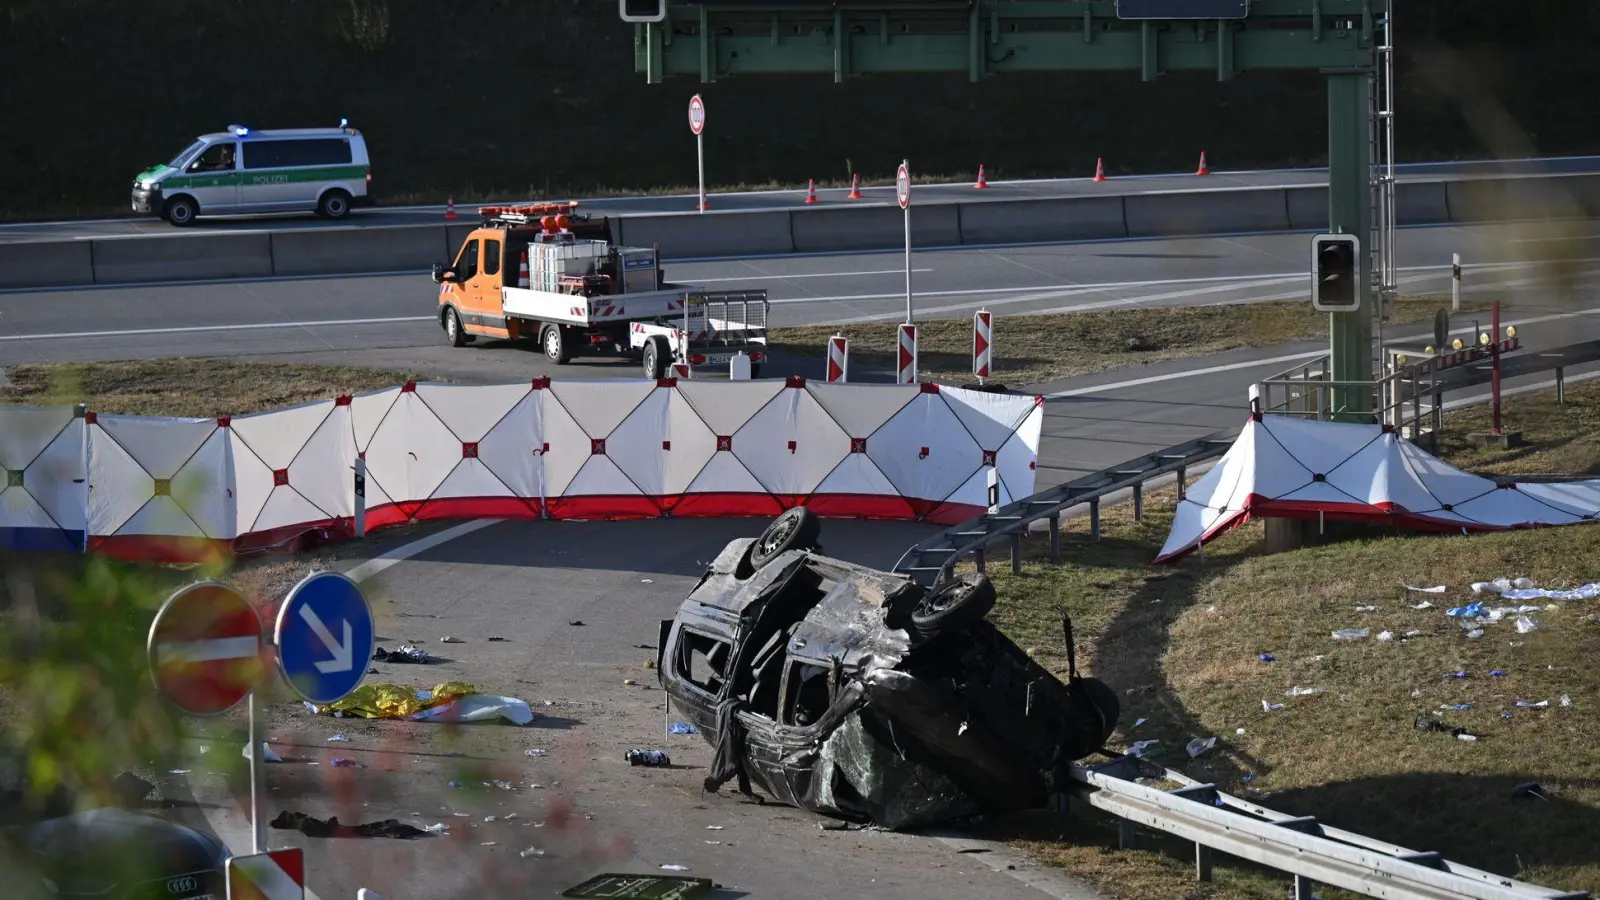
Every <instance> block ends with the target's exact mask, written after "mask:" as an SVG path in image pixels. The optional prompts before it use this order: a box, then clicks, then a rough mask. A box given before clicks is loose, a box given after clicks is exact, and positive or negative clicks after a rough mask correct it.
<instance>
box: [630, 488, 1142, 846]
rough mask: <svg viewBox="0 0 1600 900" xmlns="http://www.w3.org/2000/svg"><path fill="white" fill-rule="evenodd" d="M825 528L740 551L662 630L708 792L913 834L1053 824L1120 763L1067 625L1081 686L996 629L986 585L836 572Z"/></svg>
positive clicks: (800, 510) (787, 532)
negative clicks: (1068, 795) (1090, 781)
mask: <svg viewBox="0 0 1600 900" xmlns="http://www.w3.org/2000/svg"><path fill="white" fill-rule="evenodd" d="M821 527H822V526H821V522H820V520H819V519H817V518H816V516H815V515H814V514H813V513H811V512H810V510H808V509H806V508H805V507H795V508H793V509H790V510H788V511H787V512H785V513H783V514H782V515H780V516H779V517H777V518H776V519H775V520H773V522H772V523H771V524H770V525H769V526H768V527H767V529H766V530H765V531H763V533H762V534H761V535H760V536H759V537H757V538H755V539H749V538H742V539H738V540H735V541H732V542H730V543H729V544H727V545H726V546H725V547H724V548H723V550H722V552H721V553H720V554H719V555H718V556H717V558H716V559H715V560H713V561H712V562H711V564H710V566H708V567H707V570H706V572H705V575H704V577H703V578H702V579H701V581H700V583H699V584H697V585H696V586H695V587H694V589H693V590H692V592H691V593H690V594H689V596H688V597H687V598H686V599H685V600H684V601H683V603H682V604H680V606H679V608H678V610H677V614H676V616H675V618H673V619H672V620H671V621H666V622H663V623H662V624H661V632H660V633H661V635H662V639H661V649H660V651H659V652H660V654H661V655H660V659H661V660H662V664H661V665H660V666H658V667H657V677H658V679H659V680H660V683H661V685H662V687H663V688H664V689H665V690H666V692H667V694H668V696H669V697H670V699H671V703H672V705H673V706H674V707H676V708H677V709H678V710H680V711H681V712H682V713H683V715H684V718H685V720H687V721H688V722H689V723H690V724H692V725H693V726H694V727H695V729H696V731H698V732H699V733H700V734H701V735H703V736H705V737H706V739H707V740H708V741H709V742H710V743H711V744H712V746H713V749H714V752H715V755H714V759H713V762H712V765H711V773H710V777H708V778H706V779H705V782H704V787H705V789H706V790H708V791H711V792H716V791H717V790H718V789H720V788H721V787H722V786H723V785H725V784H728V783H729V782H730V781H734V780H735V779H737V788H738V790H739V792H740V793H741V794H743V795H745V796H747V797H749V798H751V799H754V800H756V801H757V802H764V799H765V798H763V797H761V796H760V795H758V794H756V793H755V791H754V790H753V789H752V784H753V785H755V786H759V787H760V788H762V789H763V790H764V791H765V792H766V793H768V794H770V795H772V797H773V798H774V799H776V800H778V801H779V802H782V803H785V804H789V805H793V806H798V807H800V808H802V809H806V810H809V811H812V812H819V813H825V814H832V815H838V816H841V817H844V818H847V819H856V820H867V821H870V822H873V823H875V824H877V825H879V826H882V827H885V828H889V829H894V830H903V829H910V828H915V827H917V826H919V825H924V824H932V823H935V822H940V821H947V820H950V819H954V818H959V817H963V816H967V815H972V814H977V813H981V812H986V811H1009V810H1021V809H1034V808H1041V807H1043V806H1045V805H1046V803H1047V801H1048V798H1049V797H1050V796H1051V794H1052V793H1055V792H1057V791H1059V790H1061V789H1063V788H1064V787H1065V785H1064V784H1062V783H1061V780H1062V779H1063V778H1065V777H1066V772H1067V768H1066V766H1065V765H1064V763H1066V762H1070V761H1074V760H1078V759H1082V758H1084V757H1086V756H1088V755H1090V754H1092V753H1094V752H1095V751H1096V750H1097V749H1099V748H1100V747H1102V746H1104V744H1105V742H1106V740H1107V739H1108V738H1109V737H1110V735H1111V733H1112V732H1113V731H1114V730H1115V728H1116V724H1117V718H1118V716H1119V714H1120V712H1121V708H1120V704H1119V702H1118V699H1117V696H1116V694H1115V692H1114V691H1112V690H1111V689H1110V688H1109V687H1108V686H1107V685H1105V684H1104V683H1102V682H1100V681H1098V680H1096V679H1092V678H1083V677H1080V676H1079V674H1078V672H1077V668H1076V662H1075V654H1074V650H1073V641H1072V630H1071V620H1070V618H1068V617H1067V616H1066V614H1065V611H1064V610H1063V611H1062V618H1061V622H1062V633H1063V636H1064V637H1065V645H1066V652H1067V663H1068V667H1067V668H1068V672H1069V675H1068V678H1067V679H1066V680H1065V681H1063V680H1060V679H1057V678H1056V677H1055V676H1054V675H1053V674H1052V673H1051V672H1050V671H1049V670H1047V669H1045V668H1044V667H1043V666H1041V665H1040V664H1039V662H1038V661H1037V660H1036V659H1034V658H1032V657H1030V656H1029V655H1028V654H1027V653H1026V652H1024V651H1023V650H1022V649H1021V648H1020V647H1018V646H1017V645H1016V644H1014V643H1013V642H1012V641H1011V640H1010V639H1009V638H1007V637H1006V636H1005V635H1004V634H1002V633H1001V632H1000V631H999V629H997V628H996V627H994V625H993V624H991V623H990V622H989V621H988V620H987V618H986V617H987V615H988V613H989V610H990V609H991V608H993V605H994V603H995V591H994V586H993V585H992V584H991V583H990V582H989V580H988V579H987V578H985V577H984V576H982V575H978V574H968V575H963V576H961V577H959V578H956V579H954V580H953V581H951V582H948V583H946V584H944V585H942V586H940V587H937V588H933V589H928V588H924V587H923V586H922V585H920V584H918V583H916V582H915V581H913V580H911V579H909V578H907V577H905V576H903V575H900V574H896V573H890V572H883V571H879V570H874V569H870V568H866V567H863V566H857V565H854V564H851V563H848V562H844V561H842V560H839V559H835V558H831V557H827V556H824V555H822V551H821V547H820V535H821ZM962 725H965V726H966V727H965V728H962V727H961V726H962ZM808 727H809V728H811V729H812V732H813V733H812V734H809V735H808V737H807V740H806V741H805V744H804V745H800V746H790V745H789V744H787V743H784V741H785V740H786V739H785V738H780V737H778V735H782V734H786V733H787V732H789V731H790V730H792V729H804V728H808ZM891 734H892V735H895V736H896V738H895V739H891V738H889V737H887V736H888V735H891Z"/></svg>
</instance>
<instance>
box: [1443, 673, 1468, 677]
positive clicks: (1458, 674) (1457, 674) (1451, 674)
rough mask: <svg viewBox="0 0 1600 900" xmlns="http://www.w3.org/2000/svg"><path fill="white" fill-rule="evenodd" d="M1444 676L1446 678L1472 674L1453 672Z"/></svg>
mask: <svg viewBox="0 0 1600 900" xmlns="http://www.w3.org/2000/svg"><path fill="white" fill-rule="evenodd" d="M1444 677H1446V678H1470V677H1472V676H1470V675H1468V674H1467V673H1466V672H1451V673H1450V674H1448V675H1446V676H1444Z"/></svg>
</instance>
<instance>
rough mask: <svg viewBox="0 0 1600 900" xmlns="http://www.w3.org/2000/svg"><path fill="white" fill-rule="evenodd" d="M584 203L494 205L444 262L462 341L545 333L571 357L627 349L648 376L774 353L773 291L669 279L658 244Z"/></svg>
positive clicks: (448, 332) (449, 308)
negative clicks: (624, 235)
mask: <svg viewBox="0 0 1600 900" xmlns="http://www.w3.org/2000/svg"><path fill="white" fill-rule="evenodd" d="M576 207H577V203H549V204H536V205H529V206H486V207H482V208H480V209H479V210H478V213H479V216H480V217H481V219H482V224H481V225H480V227H478V228H477V229H475V230H474V231H473V232H472V233H471V234H468V235H467V237H466V240H465V241H463V242H462V244H461V250H460V251H459V252H458V253H457V254H456V259H455V262H454V263H452V264H450V265H449V266H446V265H444V264H442V263H440V264H436V265H434V267H433V280H434V282H435V283H436V284H438V285H439V312H438V315H439V325H440V327H442V328H443V329H444V333H445V337H446V338H447V339H448V340H449V341H450V344H451V346H455V347H459V346H461V345H463V344H466V343H469V342H471V341H473V340H475V339H476V338H477V337H480V336H481V337H485V338H496V339H501V340H511V341H534V340H536V341H538V342H539V346H540V347H541V348H542V349H543V350H544V354H545V356H547V357H549V358H550V361H551V362H554V363H556V364H557V365H565V364H566V363H568V362H569V361H571V359H572V358H573V357H574V356H588V355H595V356H600V355H608V356H618V355H620V356H625V357H629V358H632V359H635V360H638V361H639V362H641V363H642V364H643V367H644V374H645V376H646V377H649V378H660V377H662V376H664V375H665V374H666V373H667V372H668V371H669V369H670V368H671V367H672V365H673V364H679V365H687V366H689V367H691V368H693V367H698V366H704V365H723V364H730V363H732V361H733V360H734V358H735V357H738V356H740V355H743V356H745V357H746V358H748V359H749V361H750V377H752V378H758V377H760V371H761V363H762V362H763V361H764V360H765V359H766V356H767V312H768V310H769V308H770V304H769V303H768V301H767V292H766V291H764V290H755V291H702V290H698V289H696V288H694V287H693V286H690V285H670V284H668V283H667V281H666V276H665V274H664V273H663V272H662V269H661V265H660V260H659V259H658V258H657V254H656V250H655V248H653V247H651V248H638V247H623V246H620V245H618V244H616V243H614V242H613V241H612V240H611V233H610V228H609V226H608V225H607V223H606V221H605V220H604V219H600V220H593V219H590V218H588V217H586V216H580V215H579V214H578V213H577V212H576Z"/></svg>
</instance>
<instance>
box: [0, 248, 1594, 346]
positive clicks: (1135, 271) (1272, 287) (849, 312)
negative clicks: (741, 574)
mask: <svg viewBox="0 0 1600 900" xmlns="http://www.w3.org/2000/svg"><path fill="white" fill-rule="evenodd" d="M1397 240H1398V256H1399V259H1401V260H1402V261H1404V262H1405V263H1406V265H1404V266H1402V267H1401V270H1400V276H1401V278H1400V280H1401V287H1402V290H1404V291H1407V292H1412V293H1417V292H1433V291H1439V292H1444V291H1448V290H1449V284H1450V282H1449V265H1450V255H1451V253H1452V252H1459V253H1461V254H1462V257H1463V260H1464V263H1465V276H1464V280H1463V286H1464V290H1465V292H1466V293H1467V294H1469V295H1473V294H1481V293H1484V292H1489V291H1494V292H1497V293H1498V295H1501V296H1504V297H1505V298H1506V299H1507V300H1513V299H1515V300H1517V301H1519V302H1522V303H1524V304H1528V305H1540V306H1543V305H1548V304H1549V303H1550V302H1552V300H1551V298H1550V297H1548V296H1545V295H1544V294H1543V293H1542V291H1543V287H1542V285H1543V284H1544V282H1545V281H1546V280H1547V279H1546V278H1545V275H1544V273H1545V271H1546V270H1547V268H1548V267H1547V266H1546V264H1545V261H1546V260H1548V259H1550V258H1551V257H1552V256H1559V257H1561V258H1563V259H1565V260H1568V263H1567V265H1568V266H1570V267H1571V268H1573V269H1574V270H1575V271H1579V272H1586V271H1588V270H1589V268H1590V267H1592V266H1594V265H1595V264H1597V263H1600V228H1597V227H1596V226H1595V225H1594V224H1593V223H1549V224H1544V225H1537V224H1535V225H1479V226H1448V227H1432V228H1412V229H1404V230H1402V231H1400V232H1399V234H1398V239H1397ZM1309 244H1310V242H1309V240H1308V239H1307V238H1306V237H1305V236H1304V235H1292V234H1277V235H1257V236H1246V237H1232V238H1194V239H1167V240H1142V241H1116V242H1093V243H1079V244H1065V245H1047V246H1021V247H1012V248H988V249H971V248H965V249H948V250H925V251H919V252H917V253H915V254H914V256H913V261H912V269H913V271H912V288H913V293H914V300H915V304H916V309H917V317H918V318H919V319H925V318H944V317H966V316H970V315H971V312H972V311H973V310H975V309H977V308H978V307H980V306H983V307H986V308H988V309H989V310H991V311H993V312H995V313H996V314H997V315H1001V316H1006V315H1013V314H1020V313H1049V312H1065V311H1070V310H1085V309H1107V308H1118V307H1127V306H1194V305H1206V304H1223V303H1239V302H1248V301H1258V300H1271V299H1288V298H1295V297H1304V296H1305V295H1306V293H1307V291H1308V288H1309V276H1308V275H1307V274H1306V273H1307V267H1308V263H1309V259H1308V257H1309ZM903 259H904V258H903V256H902V255H901V254H898V253H892V252H891V253H857V254H841V255H828V256H812V257H794V256H786V257H777V258H772V259H759V260H730V261H721V262H698V263H689V262H684V263H669V264H668V265H667V274H668V277H669V278H670V279H672V280H673V281H674V282H680V283H693V284H700V285H705V286H707V287H711V288H725V289H742V288H758V287H764V288H766V289H767V291H768V292H769V297H770V298H771V299H772V302H773V306H772V322H771V324H772V325H774V326H785V325H806V324H837V323H847V322H883V323H885V324H886V327H887V324H888V323H893V322H897V321H901V320H902V319H903V316H904V309H905V299H904V298H905V264H904V261H903ZM437 296H438V295H437V287H436V286H435V285H434V284H433V283H432V281H431V280H429V278H428V277H427V276H426V275H423V274H408V275H388V276H365V277H340V278H305V279H263V280H254V281H236V282H227V283H216V284H193V285H161V286H149V287H121V288H118V287H104V288H89V289H52V290H43V291H14V292H7V293H0V365H14V364H18V363H25V362H70V361H95V360H108V359H141V358H146V359H147V358H161V357H167V356H246V355H248V356H259V355H261V354H281V353H312V354H317V355H318V357H319V358H320V359H321V360H322V361H326V362H351V363H357V362H361V361H363V360H366V359H370V358H371V356H372V353H373V352H374V351H380V350H398V349H418V350H421V351H422V352H421V353H419V354H417V355H415V357H414V358H415V360H416V362H415V363H414V364H416V365H421V364H423V363H427V364H429V365H430V366H433V367H435V368H438V369H439V371H441V373H442V374H448V373H450V372H452V371H460V369H459V367H462V366H465V367H467V368H468V369H473V368H474V367H475V366H477V363H476V362H475V360H481V359H483V358H485V357H484V354H489V355H490V358H492V359H493V360H495V361H496V362H500V361H503V364H504V372H503V374H504V375H509V376H513V377H522V376H523V375H524V374H526V373H528V372H541V371H546V369H545V368H544V363H543V361H542V358H541V357H539V356H538V355H537V354H536V353H533V352H529V351H525V350H521V349H519V348H513V347H509V346H504V345H500V346H497V347H493V348H489V349H485V347H483V346H479V345H473V346H471V347H466V348H461V349H459V350H449V352H441V351H445V350H448V348H444V347H443V346H442V344H443V333H442V331H441V330H440V329H439V327H438V326H437V324H436V323H435V319H434V312H435V310H436V309H437V305H436V298H437ZM1000 352H1002V353H1003V352H1004V348H1001V350H1000ZM817 365H819V366H820V364H817ZM611 368H615V366H614V365H613V364H612V363H611V362H610V361H604V360H601V361H593V360H580V361H578V362H576V363H574V364H573V365H572V366H570V367H567V368H564V369H561V370H560V374H565V375H569V377H573V376H577V375H579V374H580V373H581V374H598V373H600V372H601V371H604V370H607V369H611ZM626 369H627V371H629V372H631V371H632V367H631V366H628V367H626ZM478 371H481V369H478ZM801 374H808V373H806V372H801Z"/></svg>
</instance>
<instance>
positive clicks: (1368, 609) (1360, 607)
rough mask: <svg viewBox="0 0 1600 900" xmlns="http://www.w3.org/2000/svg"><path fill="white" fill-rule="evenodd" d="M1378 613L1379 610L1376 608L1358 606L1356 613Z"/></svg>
mask: <svg viewBox="0 0 1600 900" xmlns="http://www.w3.org/2000/svg"><path fill="white" fill-rule="evenodd" d="M1377 611H1378V608H1377V607H1376V606H1358V607H1356V612H1377Z"/></svg>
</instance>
